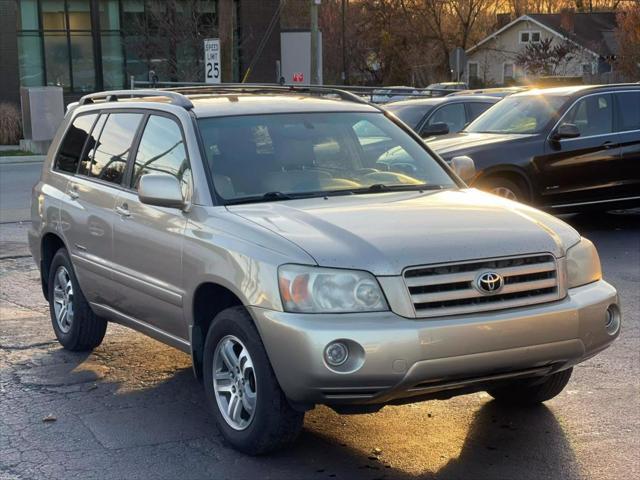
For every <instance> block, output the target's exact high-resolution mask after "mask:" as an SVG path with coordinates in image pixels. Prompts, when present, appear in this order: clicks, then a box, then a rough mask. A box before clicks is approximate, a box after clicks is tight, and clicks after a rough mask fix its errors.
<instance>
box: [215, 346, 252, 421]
mask: <svg viewBox="0 0 640 480" xmlns="http://www.w3.org/2000/svg"><path fill="white" fill-rule="evenodd" d="M213 390H214V392H215V397H216V403H217V404H218V408H219V410H220V413H221V414H222V417H223V418H224V420H225V421H226V422H227V424H228V425H229V426H230V427H231V428H233V429H234V430H244V429H246V428H247V427H248V426H249V425H250V424H251V421H252V420H253V417H254V415H255V411H256V404H257V398H258V395H257V394H258V391H257V383H256V375H255V371H254V367H253V360H252V359H251V355H250V354H249V351H248V350H247V347H245V345H244V344H243V343H242V342H241V341H240V339H239V338H237V337H235V336H233V335H227V336H226V337H224V338H222V339H221V340H220V342H218V345H217V346H216V349H215V352H214V354H213Z"/></svg>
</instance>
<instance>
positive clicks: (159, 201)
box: [138, 173, 185, 209]
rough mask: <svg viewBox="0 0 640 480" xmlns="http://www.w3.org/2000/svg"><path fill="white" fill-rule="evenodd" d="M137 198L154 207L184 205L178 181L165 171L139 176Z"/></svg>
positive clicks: (181, 206) (178, 206)
mask: <svg viewBox="0 0 640 480" xmlns="http://www.w3.org/2000/svg"><path fill="white" fill-rule="evenodd" d="M138 198H139V199H140V201H141V202H142V203H145V204H147V205H155V206H156V207H168V208H180V209H182V208H184V207H185V201H184V199H183V198H182V189H181V188H180V182H179V181H178V179H177V178H176V177H174V176H173V175H169V174H166V173H148V174H146V175H143V176H142V177H140V183H139V184H138Z"/></svg>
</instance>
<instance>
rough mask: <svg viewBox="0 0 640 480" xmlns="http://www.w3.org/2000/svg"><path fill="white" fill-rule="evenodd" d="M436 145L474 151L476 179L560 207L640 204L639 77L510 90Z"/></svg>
mask: <svg viewBox="0 0 640 480" xmlns="http://www.w3.org/2000/svg"><path fill="white" fill-rule="evenodd" d="M429 145H430V146H431V148H433V149H434V150H435V151H436V152H438V153H439V154H440V155H441V156H442V157H444V159H445V160H450V159H452V158H453V157H457V156H460V155H469V156H470V157H472V158H473V160H474V162H475V164H476V167H477V169H478V170H477V174H476V176H475V177H474V178H473V179H471V180H470V181H469V183H471V184H473V185H476V186H478V187H480V188H484V189H486V190H489V191H491V192H493V193H496V194H498V195H502V196H504V197H507V198H510V199H516V200H520V201H524V202H528V203H532V204H535V205H538V206H541V207H545V208H549V209H552V210H555V211H567V210H577V209H581V208H584V207H597V208H602V209H611V208H625V207H632V206H635V205H638V204H640V85H638V84H628V85H605V86H579V87H561V88H550V89H544V90H530V91H527V92H522V93H518V94H515V95H511V96H509V97H507V98H505V99H504V100H502V101H501V102H500V103H498V104H497V105H496V106H494V107H493V108H491V109H490V110H488V111H487V112H485V114H483V115H481V116H480V117H479V118H477V119H476V120H475V121H474V122H473V123H471V124H470V125H469V126H468V127H467V128H466V129H465V130H463V131H462V132H460V133H458V134H457V135H453V136H448V137H442V138H440V139H437V140H434V141H433V142H430V143H429Z"/></svg>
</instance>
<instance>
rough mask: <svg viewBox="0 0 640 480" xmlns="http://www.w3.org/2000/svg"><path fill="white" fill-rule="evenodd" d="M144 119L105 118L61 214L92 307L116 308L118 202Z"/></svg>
mask: <svg viewBox="0 0 640 480" xmlns="http://www.w3.org/2000/svg"><path fill="white" fill-rule="evenodd" d="M141 118H142V115H141V114H134V113H110V114H108V113H102V114H101V115H100V117H99V119H98V120H97V121H96V122H95V125H94V126H93V129H92V130H91V134H90V135H89V137H88V139H87V142H86V146H85V148H84V153H83V156H82V159H81V161H80V162H79V167H78V172H77V174H76V175H75V176H74V177H72V178H71V179H70V180H69V182H68V186H67V199H66V201H65V202H63V204H62V206H61V210H60V218H61V224H62V228H63V231H64V236H65V239H66V240H67V245H68V246H69V248H70V250H71V252H70V253H71V257H72V261H73V264H74V267H75V269H76V273H77V274H78V278H79V279H80V284H81V286H82V290H83V293H84V294H85V296H86V297H87V300H89V301H90V302H95V303H99V304H102V305H107V306H113V305H114V302H115V298H116V285H115V284H114V281H113V278H112V275H111V270H112V267H113V250H112V247H113V223H114V221H115V219H116V215H115V210H114V208H115V202H116V198H117V195H118V192H119V190H120V188H121V187H120V184H121V181H122V178H123V174H124V171H125V166H126V162H127V157H128V155H129V150H130V147H131V144H132V141H133V138H134V136H135V132H136V129H137V128H138V124H139V123H140V120H141Z"/></svg>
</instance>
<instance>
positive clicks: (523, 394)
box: [488, 368, 573, 406]
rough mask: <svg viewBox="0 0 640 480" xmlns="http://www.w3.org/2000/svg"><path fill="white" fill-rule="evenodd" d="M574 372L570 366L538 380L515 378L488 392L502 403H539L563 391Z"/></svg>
mask: <svg viewBox="0 0 640 480" xmlns="http://www.w3.org/2000/svg"><path fill="white" fill-rule="evenodd" d="M572 372H573V368H568V369H566V370H562V371H561V372H556V373H553V374H551V375H547V376H546V377H542V378H541V379H537V380H514V381H513V382H510V383H508V384H507V385H505V386H503V387H500V388H496V389H493V390H488V393H489V395H491V396H492V397H493V398H495V399H496V400H497V401H498V402H500V403H505V404H510V405H523V406H527V405H537V404H540V403H542V402H546V401H547V400H551V399H552V398H553V397H555V396H557V395H558V394H559V393H560V392H562V390H563V389H564V387H566V386H567V383H569V379H570V378H571V373H572Z"/></svg>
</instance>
